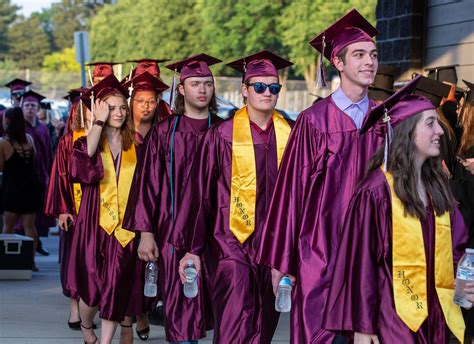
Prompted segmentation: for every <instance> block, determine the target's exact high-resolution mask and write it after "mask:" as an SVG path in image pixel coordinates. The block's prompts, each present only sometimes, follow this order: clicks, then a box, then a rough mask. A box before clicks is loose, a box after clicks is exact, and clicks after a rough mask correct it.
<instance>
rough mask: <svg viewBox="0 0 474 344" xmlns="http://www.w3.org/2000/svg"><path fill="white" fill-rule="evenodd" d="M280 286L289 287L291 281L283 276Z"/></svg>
mask: <svg viewBox="0 0 474 344" xmlns="http://www.w3.org/2000/svg"><path fill="white" fill-rule="evenodd" d="M280 285H288V286H291V280H290V278H289V277H288V276H283V277H282V279H281V280H280Z"/></svg>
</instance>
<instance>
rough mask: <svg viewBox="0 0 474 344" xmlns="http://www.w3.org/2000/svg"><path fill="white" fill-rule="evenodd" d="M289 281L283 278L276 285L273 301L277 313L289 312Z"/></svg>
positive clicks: (286, 277) (285, 277) (287, 278)
mask: <svg viewBox="0 0 474 344" xmlns="http://www.w3.org/2000/svg"><path fill="white" fill-rule="evenodd" d="M291 289H292V287H291V280H290V278H289V277H288V276H283V277H282V279H281V280H280V283H279V284H278V289H277V295H276V299H275V309H276V311H277V312H289V311H291Z"/></svg>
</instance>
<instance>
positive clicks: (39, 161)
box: [21, 91, 56, 255]
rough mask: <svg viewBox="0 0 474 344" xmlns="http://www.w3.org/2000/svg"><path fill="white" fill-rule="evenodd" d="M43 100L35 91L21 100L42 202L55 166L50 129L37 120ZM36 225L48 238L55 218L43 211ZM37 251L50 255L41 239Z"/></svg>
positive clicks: (37, 217)
mask: <svg viewBox="0 0 474 344" xmlns="http://www.w3.org/2000/svg"><path fill="white" fill-rule="evenodd" d="M43 99H44V97H43V96H42V95H40V94H38V93H36V92H34V91H27V92H26V93H24V94H23V96H22V100H21V108H22V110H23V115H24V117H25V123H26V132H27V133H28V134H30V135H31V137H33V140H34V142H35V147H36V154H35V165H36V171H37V173H38V177H39V178H40V182H41V192H42V202H44V199H45V195H46V190H47V188H48V183H49V173H50V171H51V166H52V164H53V151H52V148H51V138H50V136H49V130H48V127H47V126H46V125H44V124H42V123H40V121H39V120H38V118H37V115H38V112H39V110H40V107H39V104H40V102H41V100H43ZM35 223H36V229H37V231H38V234H39V235H40V236H48V232H49V227H54V226H55V225H56V221H55V219H54V217H52V216H47V215H46V214H44V212H42V211H41V212H39V213H38V214H37V216H36V222H35ZM37 251H38V252H39V253H41V254H43V255H49V252H48V251H47V250H45V249H43V245H42V244H41V241H40V240H39V239H38V248H37Z"/></svg>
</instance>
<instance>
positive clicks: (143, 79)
mask: <svg viewBox="0 0 474 344" xmlns="http://www.w3.org/2000/svg"><path fill="white" fill-rule="evenodd" d="M123 87H124V88H125V89H127V90H131V89H133V91H154V92H155V93H156V94H160V93H161V92H163V91H164V90H166V89H168V88H169V86H168V85H166V84H165V83H164V82H163V81H161V80H160V79H158V78H156V77H154V76H153V75H151V74H150V73H149V72H143V73H142V74H140V75H137V76H136V77H134V78H133V79H132V80H129V81H127V82H126V83H125V84H124V85H123ZM130 87H131V88H130ZM130 96H131V95H130Z"/></svg>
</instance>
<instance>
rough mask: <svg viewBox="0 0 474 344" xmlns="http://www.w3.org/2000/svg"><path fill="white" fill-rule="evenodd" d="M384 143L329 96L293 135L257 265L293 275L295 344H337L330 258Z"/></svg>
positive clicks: (304, 116)
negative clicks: (330, 314) (329, 322)
mask: <svg viewBox="0 0 474 344" xmlns="http://www.w3.org/2000/svg"><path fill="white" fill-rule="evenodd" d="M373 106H374V103H373V102H371V104H370V107H373ZM381 141H382V140H381V139H380V138H379V137H378V136H377V135H376V134H375V132H374V131H373V129H371V130H369V131H368V132H367V133H366V134H364V135H360V134H359V131H358V130H357V128H356V126H355V124H354V121H353V120H352V119H351V118H350V117H349V116H348V115H346V114H345V113H344V112H342V111H341V110H339V108H338V107H337V106H336V105H335V103H334V102H333V101H332V99H331V97H327V98H325V99H323V100H321V101H320V102H318V103H316V104H314V105H313V106H311V107H310V108H308V109H306V110H305V111H303V112H302V113H301V114H300V115H299V117H298V120H297V123H296V125H295V128H294V129H293V132H292V134H291V135H290V139H289V141H288V144H287V147H286V150H285V154H284V156H283V160H282V163H281V167H280V173H279V176H278V180H277V182H276V186H275V191H274V194H273V198H272V201H271V204H270V206H269V210H268V214H267V215H268V216H267V220H266V223H265V226H264V227H263V234H262V240H261V242H260V248H259V250H260V251H259V254H258V258H257V260H258V262H259V263H260V264H263V265H265V266H269V267H275V268H276V269H278V270H280V271H282V272H284V273H289V274H291V275H294V276H296V285H295V287H294V291H293V307H292V311H291V342H292V343H301V344H308V343H318V344H319V343H331V342H332V340H333V337H334V335H333V334H332V333H329V332H328V331H325V330H323V329H322V327H321V325H322V319H323V312H324V305H325V301H326V297H327V292H328V288H329V283H330V280H331V276H332V270H331V268H330V266H329V264H330V259H331V258H332V256H333V255H334V252H335V250H337V245H338V242H339V240H340V236H339V232H340V227H341V221H342V219H343V218H344V214H345V210H346V208H347V205H348V203H349V199H350V197H351V195H352V193H353V192H354V190H355V187H356V185H357V183H358V182H359V181H360V180H361V179H362V177H363V175H364V172H365V170H366V165H367V162H368V161H369V159H370V157H371V156H372V155H373V153H374V152H375V151H376V149H377V147H378V146H379V145H380V143H381Z"/></svg>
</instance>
